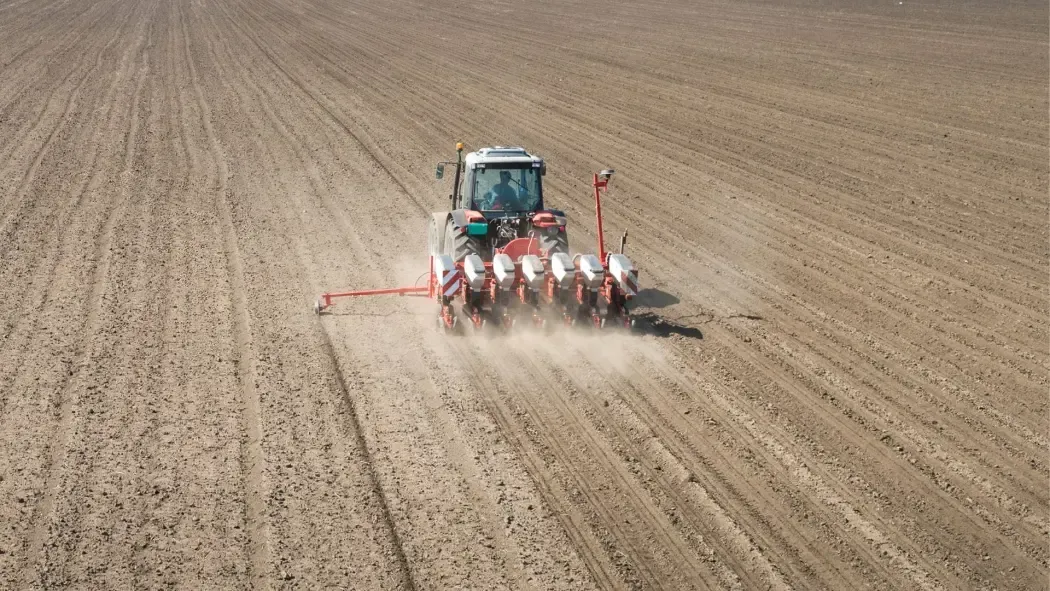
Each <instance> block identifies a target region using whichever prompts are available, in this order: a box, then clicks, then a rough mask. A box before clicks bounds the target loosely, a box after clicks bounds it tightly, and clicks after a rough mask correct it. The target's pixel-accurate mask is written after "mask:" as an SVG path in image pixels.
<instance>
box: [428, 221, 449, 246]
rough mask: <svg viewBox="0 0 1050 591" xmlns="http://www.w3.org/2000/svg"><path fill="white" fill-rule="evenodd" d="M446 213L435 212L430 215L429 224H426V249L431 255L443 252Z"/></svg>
mask: <svg viewBox="0 0 1050 591" xmlns="http://www.w3.org/2000/svg"><path fill="white" fill-rule="evenodd" d="M447 219H448V214H447V213H435V214H432V215H431V217H430V225H429V226H427V250H428V251H429V254H430V255H431V256H435V255H439V254H445V253H444V250H443V249H444V248H445V222H446V220H447Z"/></svg>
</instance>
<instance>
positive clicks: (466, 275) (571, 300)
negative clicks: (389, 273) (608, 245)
mask: <svg viewBox="0 0 1050 591" xmlns="http://www.w3.org/2000/svg"><path fill="white" fill-rule="evenodd" d="M457 148H458V156H457V161H456V163H455V164H456V166H457V168H456V187H455V188H454V192H453V195H452V196H451V198H452V201H453V205H454V206H455V205H457V204H459V202H460V199H461V198H462V197H461V196H460V195H458V192H459V182H460V173H461V169H462V168H463V166H464V160H463V158H462V157H461V156H462V154H461V153H462V144H460V145H458V146H457ZM493 150H496V149H493ZM498 150H502V151H503V153H504V155H505V153H506V152H507V149H503V148H498ZM515 150H520V149H515ZM475 154H481V155H482V156H485V155H486V154H487V155H488V159H487V160H486V159H485V158H481V159H480V160H479V158H477V157H475ZM520 154H525V152H524V150H521V151H520ZM527 156H528V157H529V158H532V162H533V163H534V164H535V162H537V161H539V162H541V163H542V161H540V160H539V159H537V158H536V157H534V156H531V155H527ZM471 157H474V158H473V160H472V159H471ZM495 158H496V155H494V154H493V153H486V152H485V151H484V150H481V151H479V152H476V153H471V154H470V155H468V159H467V164H468V165H471V166H475V165H476V166H478V168H479V170H482V172H484V170H483V168H484V167H485V166H486V165H487V166H489V167H490V168H492V167H493V166H494V165H493V162H495V161H496V160H495ZM477 162H480V164H476V163H477ZM540 166H542V164H541V165H539V166H536V167H537V168H540ZM441 174H442V167H441V165H439V169H438V178H440V177H441ZM612 175H613V171H612V170H603V171H601V172H599V173H596V174H594V178H593V181H592V186H593V188H594V208H595V217H596V221H597V235H598V245H597V246H598V253H597V254H577V255H575V256H572V255H570V254H569V253H568V252H566V251H567V250H568V249H567V238H565V235H566V234H565V225H564V224H565V218H564V214H562V213H561V212H560V211H556V210H544V209H542V198H539V199H537V200H536V201H535V203H536V204H538V208H534V210H532V211H528V210H526V211H511V212H508V211H495V210H482V211H478V210H476V209H474V208H473V207H468V208H466V209H458V210H455V211H453V212H445V213H438V214H434V219H435V223H434V224H432V226H431V234H432V235H431V236H430V242H431V253H430V268H429V271H428V272H427V273H426V276H427V281H426V285H416V286H412V287H395V288H387V289H371V290H363V291H347V292H338V293H325V294H322V295H321V298H320V299H319V300H318V301H317V302H316V303H315V304H314V311H315V312H316V313H317V314H321V313H323V312H324V311H325V310H327V309H328V308H329V307H331V306H332V305H333V304H332V301H333V300H335V299H337V298H345V297H361V296H374V295H414V296H425V297H427V298H430V299H433V300H435V301H436V302H437V303H438V314H437V325H438V327H439V328H440V329H442V330H444V331H446V332H457V331H459V330H461V329H462V328H463V327H464V326H468V327H470V328H471V329H474V330H481V329H483V328H485V327H486V326H490V327H492V326H494V327H499V328H502V329H504V330H507V329H510V328H512V327H514V326H515V325H516V324H517V323H518V322H520V321H522V320H524V321H526V322H528V323H530V324H532V325H535V326H539V327H543V326H546V325H548V323H549V322H551V321H554V322H557V323H563V324H566V325H575V324H579V323H585V324H588V325H591V326H594V327H596V328H610V327H618V328H625V329H628V330H630V329H632V328H633V327H634V321H633V319H632V318H631V316H630V313H629V310H628V303H629V302H630V301H631V299H632V298H633V297H634V296H635V295H637V293H638V270H637V269H635V268H634V265H633V264H631V261H630V260H629V259H628V258H627V256H626V255H624V254H623V251H624V248H625V246H626V242H627V232H626V231H625V232H624V233H623V236H622V238H621V240H620V252H618V253H610V252H607V251H606V250H605V239H604V233H603V228H602V208H601V199H602V193H603V192H604V191H605V190H606V189H607V188H608V186H609V180H610V178H611V177H612ZM537 176H539V175H537ZM536 189H537V190H538V189H539V185H538V183H537V184H536ZM480 202H481V197H480V195H479V196H478V198H477V201H476V200H475V198H474V196H473V194H472V195H471V197H470V198H469V200H468V202H467V203H468V204H469V205H473V204H475V203H480ZM479 209H480V208H479ZM446 219H447V227H443V226H442V225H441V222H443V221H444V220H446ZM454 219H458V220H462V223H461V225H459V226H457V225H456V224H455V223H454V221H453V220H454ZM489 225H491V226H492V228H493V229H492V230H491V235H492V241H491V242H486V243H484V244H485V245H490V246H491V248H490V249H486V248H482V247H479V246H477V245H475V246H474V247H472V248H469V249H466V250H465V251H464V249H462V248H458V247H456V246H453V245H454V244H459V243H464V242H465V241H466V240H467V239H468V238H469V237H470V234H479V235H480V236H482V237H484V236H485V235H486V234H485V233H486V232H489V230H487V227H488V226H489ZM511 226H512V227H513V229H512V230H511V231H510V233H507V232H505V231H504V229H505V228H506V227H511ZM435 228H437V230H435ZM518 228H520V230H518ZM435 232H436V234H435ZM514 232H517V234H514ZM497 236H504V237H505V239H503V240H498V239H497ZM550 236H554V237H558V236H560V237H561V239H560V240H551V239H550V238H549V237H550ZM545 237H547V238H545ZM457 240H458V242H457ZM478 244H481V243H478ZM443 245H444V246H443ZM457 307H458V308H459V309H460V310H461V312H462V314H457V310H456V308H457ZM461 315H462V316H463V317H465V318H466V319H467V321H466V322H460V316H461Z"/></svg>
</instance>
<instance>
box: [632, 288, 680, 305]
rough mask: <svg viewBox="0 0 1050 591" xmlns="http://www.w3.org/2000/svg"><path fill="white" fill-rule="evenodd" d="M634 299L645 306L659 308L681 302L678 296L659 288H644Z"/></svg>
mask: <svg viewBox="0 0 1050 591" xmlns="http://www.w3.org/2000/svg"><path fill="white" fill-rule="evenodd" d="M634 301H635V302H636V303H637V304H638V305H639V306H641V307H643V308H651V309H654V310H655V309H659V308H666V307H668V306H673V305H675V304H677V303H678V302H680V301H681V300H679V299H678V298H677V297H675V296H673V295H671V294H669V293H667V292H666V291H662V290H659V289H653V288H649V289H643V290H641V291H639V292H638V295H636V296H634Z"/></svg>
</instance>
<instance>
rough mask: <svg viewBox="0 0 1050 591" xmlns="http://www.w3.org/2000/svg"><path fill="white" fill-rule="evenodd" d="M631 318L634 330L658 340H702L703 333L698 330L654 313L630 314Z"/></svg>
mask: <svg viewBox="0 0 1050 591" xmlns="http://www.w3.org/2000/svg"><path fill="white" fill-rule="evenodd" d="M631 317H632V318H634V319H635V321H636V324H635V328H636V330H638V331H639V332H641V333H642V334H647V335H652V336H655V337H660V338H668V337H672V336H675V335H677V336H681V337H684V338H687V339H697V340H700V339H703V338H704V333H703V331H701V330H700V329H699V328H697V327H695V326H689V325H686V324H682V323H680V322H677V321H674V320H670V319H668V318H664V317H663V316H660V315H659V314H656V313H654V312H636V313H634V314H631Z"/></svg>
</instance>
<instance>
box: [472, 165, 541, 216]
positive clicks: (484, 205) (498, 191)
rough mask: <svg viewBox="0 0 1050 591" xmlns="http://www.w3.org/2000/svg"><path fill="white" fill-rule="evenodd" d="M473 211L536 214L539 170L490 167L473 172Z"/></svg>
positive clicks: (538, 195)
mask: <svg viewBox="0 0 1050 591" xmlns="http://www.w3.org/2000/svg"><path fill="white" fill-rule="evenodd" d="M473 188H474V208H475V209H477V210H480V211H536V210H537V209H538V208H539V206H540V169H539V168H533V167H531V166H527V167H526V166H520V165H519V166H518V167H513V165H509V166H508V165H504V166H490V167H486V168H478V169H477V170H475V171H474V187H473Z"/></svg>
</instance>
